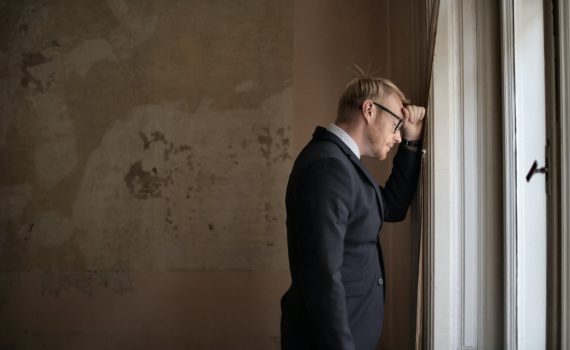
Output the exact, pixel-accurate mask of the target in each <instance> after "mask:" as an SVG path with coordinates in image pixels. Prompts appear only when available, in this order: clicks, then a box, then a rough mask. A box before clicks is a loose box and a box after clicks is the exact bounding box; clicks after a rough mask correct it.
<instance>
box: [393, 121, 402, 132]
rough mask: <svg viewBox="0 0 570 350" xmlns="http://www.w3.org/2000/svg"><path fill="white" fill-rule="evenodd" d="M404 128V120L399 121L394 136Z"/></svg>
mask: <svg viewBox="0 0 570 350" xmlns="http://www.w3.org/2000/svg"><path fill="white" fill-rule="evenodd" d="M402 126H404V120H403V119H400V120H399V121H398V124H397V125H396V127H395V128H394V134H395V133H397V132H398V130H400V129H401V128H402Z"/></svg>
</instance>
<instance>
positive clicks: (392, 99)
mask: <svg viewBox="0 0 570 350" xmlns="http://www.w3.org/2000/svg"><path fill="white" fill-rule="evenodd" d="M382 100H384V101H383V102H384V104H390V105H391V106H392V107H397V108H398V110H400V109H402V108H403V107H404V101H402V99H401V98H400V97H399V96H398V95H396V94H394V93H390V94H386V95H385V96H384V98H383V99H382Z"/></svg>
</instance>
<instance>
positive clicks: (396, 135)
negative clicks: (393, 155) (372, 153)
mask: <svg viewBox="0 0 570 350" xmlns="http://www.w3.org/2000/svg"><path fill="white" fill-rule="evenodd" d="M394 139H395V140H396V143H400V142H402V133H401V132H400V130H398V131H396V134H395V135H394Z"/></svg>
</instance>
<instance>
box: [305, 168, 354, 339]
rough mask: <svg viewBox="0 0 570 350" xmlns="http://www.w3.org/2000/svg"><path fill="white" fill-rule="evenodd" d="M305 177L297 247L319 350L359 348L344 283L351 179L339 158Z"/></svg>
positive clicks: (306, 299)
mask: <svg viewBox="0 0 570 350" xmlns="http://www.w3.org/2000/svg"><path fill="white" fill-rule="evenodd" d="M305 174H306V175H305V176H303V181H302V182H301V184H300V186H299V189H300V191H301V193H302V195H301V196H300V197H301V198H302V200H301V199H299V200H298V202H297V204H298V205H300V207H301V208H302V212H303V214H302V215H303V220H301V224H300V226H301V227H300V230H299V231H298V232H299V233H300V235H299V237H298V240H297V249H298V252H299V255H300V258H301V262H302V268H301V270H302V271H301V276H300V277H301V279H300V281H301V288H302V291H303V297H304V299H305V302H306V307H307V309H308V311H309V317H310V319H311V320H310V321H311V324H312V325H313V328H314V332H315V336H316V338H317V343H318V344H319V347H318V349H343V350H351V349H354V341H353V339H352V335H351V332H350V328H349V326H348V317H347V312H346V302H345V290H344V286H343V284H342V281H341V272H340V269H341V266H342V261H343V253H344V238H345V234H346V228H347V222H348V217H349V208H350V200H351V198H352V182H353V180H352V178H351V174H350V173H349V170H348V169H347V168H346V165H345V164H343V163H342V162H341V161H340V160H338V159H335V158H329V159H323V160H319V161H317V162H316V163H314V164H313V165H312V166H310V168H309V169H307V171H306V172H305Z"/></svg>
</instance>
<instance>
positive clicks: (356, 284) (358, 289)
mask: <svg viewBox="0 0 570 350" xmlns="http://www.w3.org/2000/svg"><path fill="white" fill-rule="evenodd" d="M343 285H344V294H345V296H346V297H347V298H348V297H357V296H359V295H364V294H366V283H365V281H352V282H343Z"/></svg>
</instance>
